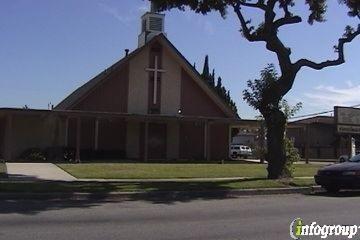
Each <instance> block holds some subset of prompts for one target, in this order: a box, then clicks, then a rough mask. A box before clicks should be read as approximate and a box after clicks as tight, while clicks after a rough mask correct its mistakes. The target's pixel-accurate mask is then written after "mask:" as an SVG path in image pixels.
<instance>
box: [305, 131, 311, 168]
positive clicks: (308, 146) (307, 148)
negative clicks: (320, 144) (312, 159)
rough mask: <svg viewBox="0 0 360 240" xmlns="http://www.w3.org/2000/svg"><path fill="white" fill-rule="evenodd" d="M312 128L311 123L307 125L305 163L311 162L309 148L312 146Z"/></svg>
mask: <svg viewBox="0 0 360 240" xmlns="http://www.w3.org/2000/svg"><path fill="white" fill-rule="evenodd" d="M309 137H310V129H309V125H308V124H307V125H306V126H305V163H306V164H309V148H310V139H309Z"/></svg>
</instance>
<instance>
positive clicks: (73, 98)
mask: <svg viewBox="0 0 360 240" xmlns="http://www.w3.org/2000/svg"><path fill="white" fill-rule="evenodd" d="M154 42H159V43H160V44H162V45H163V46H165V47H166V48H167V49H169V52H170V53H171V54H172V55H173V57H174V58H175V59H176V60H177V61H178V63H179V64H180V65H181V66H182V67H183V69H184V70H185V71H186V72H187V73H188V74H189V75H190V76H191V77H192V79H194V80H195V82H196V83H197V84H198V85H199V86H200V88H201V89H202V90H203V91H204V92H205V93H207V95H208V96H209V97H210V98H211V99H212V100H213V101H214V103H215V104H216V105H217V106H218V107H219V108H220V109H221V110H222V111H223V112H224V113H225V114H226V115H227V116H228V117H232V118H238V116H237V115H236V114H235V113H234V112H233V111H232V109H231V108H230V107H229V106H228V105H227V104H226V103H225V101H224V100H223V99H222V98H220V97H219V95H218V94H217V93H216V92H215V91H214V90H213V89H211V88H210V87H209V86H208V85H207V84H206V83H205V82H204V81H203V79H202V78H201V76H200V74H199V72H198V71H197V70H196V69H195V68H194V67H193V66H192V65H191V64H190V63H189V61H188V60H187V59H186V58H185V57H184V56H183V55H182V54H181V53H180V52H179V50H177V49H176V47H175V46H174V45H173V44H172V43H171V42H170V41H169V40H168V39H167V38H166V37H165V36H164V35H163V34H159V35H158V36H156V37H154V38H153V39H152V40H151V41H149V42H148V43H147V44H145V45H144V46H142V47H141V48H138V49H136V50H135V51H133V52H132V53H130V54H129V55H128V56H126V57H124V58H123V59H121V60H119V61H118V62H116V63H115V64H113V65H112V66H111V67H109V68H107V69H106V70H104V71H103V72H101V73H100V74H99V75H97V76H96V77H94V78H92V79H91V80H90V81H88V82H87V83H85V84H84V85H82V86H81V87H79V88H78V89H76V90H75V91H74V92H73V93H71V94H70V95H69V96H68V97H67V98H65V99H64V100H63V101H62V102H60V103H59V104H58V105H57V106H56V107H55V110H70V108H71V107H72V106H73V105H74V104H76V103H77V102H79V100H81V99H82V97H83V96H85V95H87V94H88V93H89V92H90V91H92V90H94V89H95V88H96V87H97V86H99V85H100V83H102V81H104V80H106V77H107V76H108V75H109V74H110V73H112V72H113V71H114V70H115V69H117V68H119V67H121V66H123V65H125V64H126V63H128V62H129V60H130V59H132V58H133V57H135V56H136V55H137V54H138V53H139V52H141V51H142V50H143V49H144V48H146V47H147V46H148V45H150V44H152V43H154Z"/></svg>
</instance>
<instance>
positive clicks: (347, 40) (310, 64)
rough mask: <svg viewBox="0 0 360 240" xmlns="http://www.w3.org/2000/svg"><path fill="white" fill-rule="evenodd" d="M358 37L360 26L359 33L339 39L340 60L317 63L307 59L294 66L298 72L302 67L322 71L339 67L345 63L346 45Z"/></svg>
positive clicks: (358, 30) (359, 27)
mask: <svg viewBox="0 0 360 240" xmlns="http://www.w3.org/2000/svg"><path fill="white" fill-rule="evenodd" d="M358 35H360V24H359V25H358V29H357V31H355V32H353V33H350V34H349V35H347V36H346V37H343V38H340V39H339V44H338V49H337V51H338V58H337V59H335V60H328V61H324V62H321V63H315V62H313V61H310V60H307V59H300V60H298V61H297V62H296V63H295V64H294V66H295V69H296V71H299V70H300V69H301V68H302V67H309V68H312V69H315V70H321V69H323V68H326V67H331V66H338V65H341V64H343V63H344V62H345V57H344V45H345V44H346V43H350V42H351V41H352V40H354V39H355V38H356V37H357V36H358Z"/></svg>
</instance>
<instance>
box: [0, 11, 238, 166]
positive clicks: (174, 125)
mask: <svg viewBox="0 0 360 240" xmlns="http://www.w3.org/2000/svg"><path fill="white" fill-rule="evenodd" d="M164 18H165V15H164V14H160V13H158V12H157V11H156V10H155V9H154V8H153V7H152V10H151V11H150V12H147V13H145V14H144V15H143V16H142V18H141V34H140V35H139V38H138V48H137V49H136V50H134V51H133V52H131V53H129V51H128V50H126V53H125V56H124V58H123V59H121V60H119V61H118V62H116V63H115V64H113V65H112V66H110V67H109V68H107V69H106V70H105V71H103V72H101V73H100V74H99V75H97V76H96V77H94V78H93V79H91V80H89V81H88V82H87V83H85V84H84V85H83V86H81V87H79V88H78V89H76V90H75V91H74V92H72V93H71V94H70V95H69V96H67V97H66V98H65V99H64V100H63V101H61V102H60V103H59V104H58V105H57V106H55V107H54V108H53V109H52V110H35V109H14V108H0V159H1V158H3V159H5V160H16V159H19V158H20V156H21V154H22V153H23V152H24V151H26V150H27V149H31V148H38V149H59V148H72V149H74V152H75V153H76V154H75V157H76V159H77V160H80V159H81V158H85V157H88V155H91V154H90V153H96V154H95V155H96V156H101V155H103V156H102V157H104V155H108V158H116V159H138V160H143V161H147V160H151V159H166V160H176V159H212V160H215V159H227V158H228V156H229V145H230V141H231V126H234V125H239V124H241V122H242V121H241V120H240V118H239V117H238V116H237V114H236V113H234V112H233V110H232V109H231V108H230V107H229V105H228V104H226V102H225V101H224V100H223V99H222V98H221V97H219V95H218V94H217V93H216V92H215V91H214V89H212V88H210V87H209V86H208V85H207V84H206V82H205V81H203V79H202V78H201V76H200V74H199V73H198V71H197V70H196V69H195V68H194V67H193V66H192V65H191V64H190V63H189V62H188V61H187V60H186V59H185V57H184V56H183V55H182V54H181V53H180V52H179V51H178V50H177V49H176V48H175V47H174V46H173V44H172V43H171V42H170V41H169V40H168V39H167V37H166V34H165V32H164Z"/></svg>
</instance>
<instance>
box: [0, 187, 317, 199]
mask: <svg viewBox="0 0 360 240" xmlns="http://www.w3.org/2000/svg"><path fill="white" fill-rule="evenodd" d="M320 190H321V187H320V186H312V187H294V188H265V189H238V190H237V189H235V190H209V191H207V190H204V191H153V192H97V193H81V192H49V193H30V192H2V193H0V199H1V200H82V201H86V200H102V201H121V200H146V199H166V198H171V199H177V198H180V199H187V198H192V199H194V198H198V199H201V198H208V199H211V198H215V199H216V198H219V199H220V198H236V197H241V196H256V195H280V194H311V193H316V192H319V191H320Z"/></svg>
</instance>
